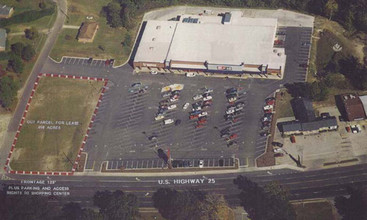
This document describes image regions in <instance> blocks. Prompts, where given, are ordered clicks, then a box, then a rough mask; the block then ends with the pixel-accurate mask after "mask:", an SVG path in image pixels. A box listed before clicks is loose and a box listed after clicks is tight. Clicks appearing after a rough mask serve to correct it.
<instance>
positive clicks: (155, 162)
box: [107, 158, 235, 171]
mask: <svg viewBox="0 0 367 220" xmlns="http://www.w3.org/2000/svg"><path fill="white" fill-rule="evenodd" d="M200 160H202V161H203V162H204V163H203V167H201V168H213V167H234V166H235V163H234V159H233V158H219V159H218V158H202V159H182V158H180V159H174V160H172V161H171V164H172V167H173V168H198V167H199V162H200ZM184 162H185V163H184ZM186 162H187V163H186ZM166 166H167V164H165V162H164V161H163V160H162V159H136V160H122V159H121V160H110V161H107V170H109V171H111V170H122V169H124V170H128V169H157V168H158V169H159V168H164V167H166Z"/></svg>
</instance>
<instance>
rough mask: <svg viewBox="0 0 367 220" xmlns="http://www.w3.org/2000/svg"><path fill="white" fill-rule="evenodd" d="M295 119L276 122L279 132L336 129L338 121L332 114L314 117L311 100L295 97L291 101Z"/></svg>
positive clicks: (308, 132) (287, 133) (304, 132)
mask: <svg viewBox="0 0 367 220" xmlns="http://www.w3.org/2000/svg"><path fill="white" fill-rule="evenodd" d="M291 104H292V109H293V112H294V115H295V118H296V120H293V121H286V122H280V123H278V128H279V130H280V132H281V133H282V134H283V135H284V136H287V135H295V134H303V135H310V134H317V133H319V132H324V131H333V130H337V129H338V122H337V120H336V117H334V116H329V114H327V116H323V117H316V116H315V111H314V109H313V106H312V102H311V100H309V99H305V98H301V97H299V98H295V99H293V100H292V101H291Z"/></svg>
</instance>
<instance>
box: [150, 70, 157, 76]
mask: <svg viewBox="0 0 367 220" xmlns="http://www.w3.org/2000/svg"><path fill="white" fill-rule="evenodd" d="M150 74H152V75H157V74H158V72H157V71H155V70H152V71H150Z"/></svg>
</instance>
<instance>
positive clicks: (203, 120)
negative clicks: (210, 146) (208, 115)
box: [197, 119, 207, 125]
mask: <svg viewBox="0 0 367 220" xmlns="http://www.w3.org/2000/svg"><path fill="white" fill-rule="evenodd" d="M206 122H207V121H206V119H202V120H199V121H198V122H197V124H198V125H201V124H205V123H206Z"/></svg>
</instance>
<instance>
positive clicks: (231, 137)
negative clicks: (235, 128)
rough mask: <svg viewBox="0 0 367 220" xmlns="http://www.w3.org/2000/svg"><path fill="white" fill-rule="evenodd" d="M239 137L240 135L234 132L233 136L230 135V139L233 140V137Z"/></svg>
mask: <svg viewBox="0 0 367 220" xmlns="http://www.w3.org/2000/svg"><path fill="white" fill-rule="evenodd" d="M237 137H238V135H237V134H232V135H231V136H229V140H233V139H235V138H237Z"/></svg>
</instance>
